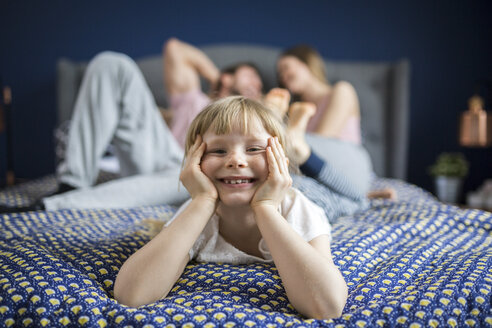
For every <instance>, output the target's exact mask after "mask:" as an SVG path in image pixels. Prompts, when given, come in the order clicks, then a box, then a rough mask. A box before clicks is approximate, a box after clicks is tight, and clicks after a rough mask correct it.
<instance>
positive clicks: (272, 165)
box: [266, 145, 279, 174]
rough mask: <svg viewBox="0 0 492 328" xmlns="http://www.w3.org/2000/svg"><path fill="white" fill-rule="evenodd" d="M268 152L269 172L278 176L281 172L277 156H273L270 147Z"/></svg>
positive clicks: (267, 149)
mask: <svg viewBox="0 0 492 328" xmlns="http://www.w3.org/2000/svg"><path fill="white" fill-rule="evenodd" d="M266 152H267V162H268V171H270V174H277V173H278V172H279V168H278V164H277V160H276V159H275V155H274V154H273V150H272V146H271V145H270V146H268V147H267V148H266Z"/></svg>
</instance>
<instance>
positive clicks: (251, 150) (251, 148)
mask: <svg viewBox="0 0 492 328" xmlns="http://www.w3.org/2000/svg"><path fill="white" fill-rule="evenodd" d="M262 150H265V149H264V148H261V147H249V148H248V152H258V151H262Z"/></svg>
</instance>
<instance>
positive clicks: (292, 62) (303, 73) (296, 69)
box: [277, 56, 312, 94]
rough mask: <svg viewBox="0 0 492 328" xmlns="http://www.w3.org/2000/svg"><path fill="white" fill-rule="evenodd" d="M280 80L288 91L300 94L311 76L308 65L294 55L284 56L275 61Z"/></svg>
mask: <svg viewBox="0 0 492 328" xmlns="http://www.w3.org/2000/svg"><path fill="white" fill-rule="evenodd" d="M277 73H278V75H279V78H280V81H281V82H282V84H283V85H285V87H286V88H287V89H289V91H290V92H292V93H294V94H300V93H302V91H303V90H304V89H305V88H306V86H307V85H309V80H310V79H311V77H312V74H311V71H310V70H309V67H308V66H307V65H306V64H305V63H303V62H302V61H300V60H299V59H297V58H296V57H294V56H284V57H282V58H280V59H279V60H278V62H277Z"/></svg>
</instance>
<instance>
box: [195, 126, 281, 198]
mask: <svg viewBox="0 0 492 328" xmlns="http://www.w3.org/2000/svg"><path fill="white" fill-rule="evenodd" d="M251 123H253V122H251ZM271 137H272V136H271V135H270V134H269V133H268V132H267V131H266V130H265V129H264V128H263V126H262V125H261V124H259V122H258V124H251V125H250V129H249V131H248V133H246V134H243V133H241V130H240V129H239V128H238V127H236V128H233V129H232V131H231V133H229V134H224V135H217V134H215V133H214V132H212V131H211V129H208V130H207V132H205V134H204V135H203V141H204V142H205V143H206V145H207V148H206V150H205V154H204V155H203V157H202V162H201V168H202V171H203V173H205V175H206V176H207V177H209V178H210V180H211V181H212V182H213V184H214V185H215V187H216V188H217V192H218V194H219V200H220V201H221V202H222V203H223V204H224V205H227V206H244V205H249V203H250V201H251V199H252V198H253V196H254V194H255V192H256V189H257V188H258V187H259V186H260V185H261V184H262V183H263V182H264V181H265V180H266V179H267V177H268V163H267V158H266V147H267V145H268V138H271Z"/></svg>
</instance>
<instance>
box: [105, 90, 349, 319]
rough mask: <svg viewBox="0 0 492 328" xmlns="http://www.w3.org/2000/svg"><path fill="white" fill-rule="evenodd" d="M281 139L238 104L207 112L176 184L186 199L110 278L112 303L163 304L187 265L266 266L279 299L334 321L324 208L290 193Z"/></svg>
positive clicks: (220, 104) (338, 298)
mask: <svg viewBox="0 0 492 328" xmlns="http://www.w3.org/2000/svg"><path fill="white" fill-rule="evenodd" d="M285 146H286V140H285V131H284V127H283V125H282V123H281V122H280V121H279V120H278V119H277V118H276V116H275V114H273V112H271V111H270V110H269V109H267V108H265V107H264V106H263V105H261V104H260V103H258V102H256V101H254V100H250V99H246V98H244V97H228V98H224V99H222V100H219V101H216V102H214V103H212V104H210V105H209V106H208V107H206V108H205V109H204V110H203V111H202V112H201V113H200V114H199V115H198V116H197V117H196V118H195V120H194V121H193V123H192V124H191V126H190V129H189V130H188V135H187V140H186V147H185V152H186V157H185V163H184V167H183V170H182V173H181V176H180V179H181V181H182V183H183V185H184V186H185V187H186V189H187V190H188V191H189V193H190V195H191V199H190V200H189V201H188V202H186V203H185V204H183V206H181V208H180V209H179V210H178V211H177V213H176V215H175V216H174V217H173V219H172V220H171V221H170V222H169V223H168V224H167V225H166V227H165V228H164V229H162V231H160V232H159V234H158V235H157V236H156V237H154V238H153V239H152V240H151V241H150V242H149V243H148V244H146V245H145V246H144V247H142V248H141V249H140V250H138V251H137V252H136V253H135V254H133V255H132V256H131V257H130V258H129V259H128V260H127V261H126V262H125V263H124V265H123V266H122V268H121V270H120V272H119V273H118V276H117V279H116V282H115V289H114V294H115V298H116V299H117V300H118V301H119V302H121V303H123V304H126V305H130V306H140V305H143V304H148V303H151V302H155V301H157V300H159V299H162V298H164V297H166V295H167V294H168V293H169V291H170V290H171V288H172V286H173V285H174V283H175V282H176V281H177V280H178V278H179V277H180V275H181V274H182V273H183V270H184V268H185V266H186V264H187V263H188V261H190V260H191V259H195V260H197V261H213V262H224V263H233V264H242V263H253V262H273V263H274V264H275V266H276V267H277V269H278V272H279V275H280V277H281V279H282V283H283V285H284V288H285V291H286V294H287V297H288V299H289V301H290V302H291V304H292V305H293V306H294V307H295V308H296V310H297V311H298V312H300V313H301V314H303V315H305V316H307V317H311V318H320V319H321V318H322V319H326V318H333V317H338V316H340V315H341V312H342V310H343V307H344V305H345V302H346V299H347V286H346V284H345V281H344V279H343V276H342V275H341V273H340V271H339V270H338V268H337V267H336V266H335V264H334V262H333V259H332V256H331V252H330V240H331V234H330V232H331V230H330V225H329V223H328V219H327V218H326V216H325V214H324V212H323V210H322V209H321V208H319V207H318V206H317V205H315V204H314V203H312V202H311V201H309V200H308V199H307V198H306V197H305V196H304V195H303V194H302V193H301V192H300V191H298V190H297V189H295V188H292V178H291V176H290V174H289V160H288V158H287V157H286V155H285V153H284V148H285Z"/></svg>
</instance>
